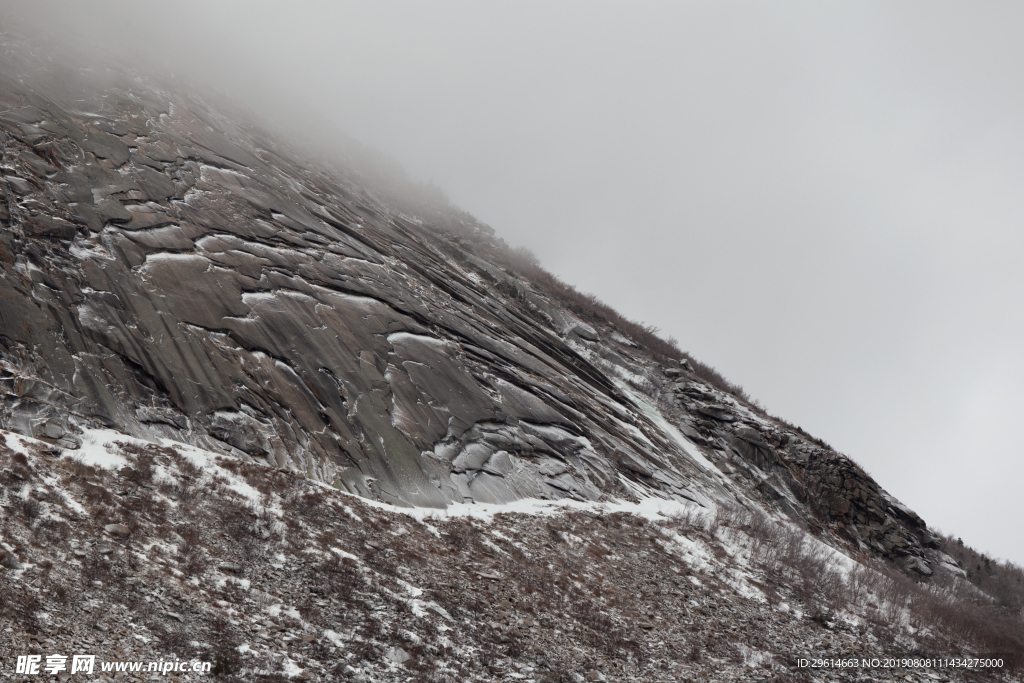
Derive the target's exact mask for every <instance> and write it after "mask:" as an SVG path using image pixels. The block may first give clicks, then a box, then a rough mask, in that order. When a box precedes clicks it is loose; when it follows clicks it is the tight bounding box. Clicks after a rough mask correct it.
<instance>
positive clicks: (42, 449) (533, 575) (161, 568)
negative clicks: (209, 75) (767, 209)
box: [0, 10, 1024, 681]
mask: <svg viewBox="0 0 1024 683" xmlns="http://www.w3.org/2000/svg"><path fill="white" fill-rule="evenodd" d="M35 12H38V10H36V11H35ZM34 16H35V21H39V19H40V17H42V16H43V15H42V14H34ZM5 28H6V27H5ZM79 28H80V32H81V33H82V34H84V35H85V36H86V37H85V38H84V39H83V40H82V42H81V43H78V44H75V43H73V42H72V43H69V44H67V45H66V46H64V47H63V48H61V49H54V48H53V47H51V46H50V45H48V44H47V42H46V41H45V40H43V39H41V38H40V35H42V36H46V35H51V36H52V35H54V34H46V33H45V32H44V33H42V34H37V33H35V32H33V31H29V32H28V33H23V32H22V31H21V29H17V30H15V29H14V28H10V29H8V30H7V31H6V33H5V35H4V36H3V56H2V59H0V149H2V155H3V157H2V162H0V169H2V173H3V191H2V202H0V221H2V222H3V231H2V234H0V346H2V350H0V365H2V370H0V390H2V392H3V396H2V400H0V428H2V430H3V445H2V448H0V457H2V458H3V474H2V477H3V482H2V483H3V489H2V500H3V502H2V505H3V514H2V517H0V543H2V549H0V565H2V566H3V567H4V569H3V571H4V579H5V582H4V584H3V587H2V589H0V590H2V591H3V593H2V595H0V598H2V600H0V604H2V607H0V610H2V611H0V615H2V617H3V619H5V620H6V621H7V622H8V623H10V624H11V626H10V627H9V628H8V629H7V630H5V631H3V636H2V638H3V639H2V640H0V649H2V650H3V655H4V662H5V664H4V665H5V666H7V665H8V664H11V665H12V666H13V662H14V661H15V660H16V659H17V658H18V657H21V656H28V653H31V654H32V655H33V656H36V655H38V656H42V654H47V655H49V654H52V653H53V652H71V651H72V650H75V649H80V648H82V647H84V646H89V647H91V648H93V649H94V650H95V651H96V652H98V653H99V654H100V656H101V658H102V659H103V661H107V662H110V661H117V660H121V661H123V660H138V661H142V660H145V661H153V660H156V659H161V660H163V659H165V658H175V657H176V658H182V659H190V658H191V659H195V660H196V661H200V662H202V661H205V662H209V663H211V665H215V670H214V671H211V673H213V674H215V675H218V676H221V677H224V678H226V679H229V680H281V679H283V678H299V679H301V680H364V681H365V680H406V679H407V678H408V676H410V675H415V676H418V677H420V678H421V679H423V680H434V681H448V680H493V679H494V678H509V679H515V680H521V679H528V680H543V681H566V680H580V679H585V680H681V679H686V678H690V679H696V680H732V679H735V678H737V677H750V676H755V677H758V678H762V679H764V680H768V679H772V680H807V679H808V677H810V679H812V680H816V679H817V678H816V675H815V674H814V673H813V672H809V671H807V670H803V669H801V666H800V665H799V663H798V659H799V657H800V656H801V655H802V654H803V653H806V654H807V655H808V656H826V655H827V656H830V657H838V656H844V655H846V654H855V653H856V654H860V655H862V656H864V657H867V659H868V660H869V661H870V659H871V657H872V656H874V655H885V654H897V653H904V654H906V653H910V654H918V655H923V654H931V655H936V654H938V653H943V654H945V655H951V656H952V655H964V656H967V655H982V654H985V655H988V654H993V655H999V662H1000V664H999V666H998V667H997V668H998V670H997V671H996V672H995V674H994V675H996V676H999V677H1002V678H1003V679H1004V680H1017V679H1015V678H1014V676H1017V677H1019V669H1017V668H1014V667H1018V666H1019V665H1020V663H1021V656H1022V653H1024V624H1022V614H1024V612H1022V609H1024V592H1022V587H1021V585H1022V584H1021V581H1022V579H1024V574H1022V572H1021V569H1020V568H1019V567H1018V566H1016V565H1013V564H1011V563H1006V562H1000V561H998V560H996V559H994V558H992V557H989V556H987V555H985V554H983V553H979V552H977V551H975V550H973V549H972V548H971V547H970V543H969V542H968V543H967V544H966V545H965V544H964V542H963V541H962V540H960V539H958V538H956V537H955V536H947V535H944V534H942V533H940V532H939V530H938V529H936V528H934V526H932V527H930V526H929V524H928V521H927V518H926V517H925V518H922V515H921V514H919V512H917V511H915V509H914V507H913V506H911V505H908V504H906V503H905V502H901V497H900V492H899V491H898V490H887V488H885V487H883V486H882V485H880V483H879V482H878V481H876V480H875V479H874V478H873V477H872V476H871V475H870V474H869V473H868V472H866V471H865V469H864V468H863V467H861V466H860V465H858V464H857V463H856V462H855V461H854V460H852V459H850V458H849V457H847V456H846V455H844V454H842V453H841V452H839V451H837V450H836V449H835V448H833V447H832V446H831V445H830V444H829V443H827V441H826V440H823V439H821V438H818V437H816V436H814V435H812V434H810V433H808V432H807V431H805V430H804V429H802V428H800V427H799V426H797V425H795V424H793V423H791V422H789V421H787V420H786V419H784V418H785V416H777V415H774V414H773V412H774V411H772V412H769V411H766V410H765V409H764V408H763V407H762V406H761V404H760V403H758V402H757V401H756V400H755V399H754V398H751V396H750V395H748V393H747V392H746V391H744V390H743V389H742V388H741V387H739V386H738V385H736V384H734V383H732V382H730V381H729V379H727V378H726V377H724V376H723V375H722V374H720V373H719V372H718V371H716V370H715V369H714V368H713V367H711V366H710V365H708V364H706V363H705V362H702V360H703V359H702V358H701V357H699V356H694V355H691V354H690V353H688V352H686V351H684V350H683V349H681V348H680V346H679V344H678V342H676V341H675V340H674V339H672V338H671V337H668V336H667V335H663V334H661V333H659V332H658V330H656V329H655V328H653V327H650V326H649V325H646V324H644V323H640V322H636V321H635V320H634V319H633V318H632V317H630V316H629V315H623V314H622V313H621V312H619V311H616V310H615V309H614V308H612V307H610V306H608V305H607V304H604V303H602V302H601V301H600V300H598V299H597V298H595V297H593V296H591V295H588V294H584V293H582V292H581V291H580V290H578V289H577V288H576V287H574V286H572V285H571V284H568V283H566V282H565V281H564V280H562V279H560V278H559V277H557V276H556V275H554V274H552V273H551V272H549V271H548V270H546V269H544V268H543V267H542V266H541V264H540V263H539V262H538V260H537V259H536V257H534V256H533V255H532V253H531V252H529V251H528V250H524V249H522V248H515V247H513V246H510V245H509V244H508V243H507V242H506V241H505V240H504V239H503V238H502V237H501V236H500V234H499V233H498V232H496V231H495V229H494V228H492V227H491V226H489V225H487V224H486V223H484V222H483V221H482V220H480V219H479V218H477V217H475V216H474V215H473V214H471V213H469V212H467V211H464V210H462V209H460V208H458V207H457V206H455V205H453V203H452V202H451V201H449V199H448V198H447V196H446V195H445V194H444V192H442V191H441V190H439V189H438V188H437V187H436V186H435V185H434V184H433V183H430V182H426V183H424V182H419V181H417V180H414V179H410V178H409V176H408V175H407V174H405V173H404V171H402V170H401V167H400V166H398V165H397V164H396V163H395V162H393V161H391V160H389V159H388V157H386V156H384V155H381V154H378V153H375V152H372V151H370V150H369V149H368V148H366V147H364V146H363V145H361V144H359V143H356V142H353V141H352V140H350V139H347V138H345V137H344V136H341V135H338V136H336V137H333V138H330V139H322V140H319V144H318V139H317V133H316V132H317V131H318V130H321V129H318V128H315V127H314V128H310V129H308V130H305V131H301V132H298V133H296V134H295V135H294V136H291V135H289V134H288V132H287V131H280V130H275V127H278V128H279V127H280V126H281V120H280V119H278V120H276V122H275V121H273V117H272V116H271V117H269V118H270V120H271V121H270V122H269V123H268V122H267V121H266V120H264V121H257V120H256V119H257V118H259V117H258V116H257V115H255V114H253V113H252V112H251V111H247V105H248V104H250V103H251V102H247V101H246V98H237V99H238V101H236V102H232V101H231V100H232V97H231V94H230V92H223V91H221V92H217V89H216V88H211V85H210V84H204V83H202V82H199V81H194V80H190V79H188V78H183V77H181V76H180V75H179V74H176V73H175V74H172V73H170V72H169V70H168V68H167V65H168V64H169V63H171V62H172V61H173V60H168V61H166V62H164V63H163V64H162V65H159V64H155V65H147V64H145V60H139V62H138V63H135V60H133V59H126V58H125V57H124V55H119V54H117V51H116V50H111V49H110V48H109V46H108V47H107V48H105V49H104V50H98V49H96V48H94V47H92V45H93V43H94V42H95V39H94V38H92V37H89V36H90V35H91V32H94V31H97V32H98V31H106V32H109V31H114V32H115V33H116V32H117V30H118V26H117V24H116V22H115V25H113V26H105V25H103V22H102V21H98V22H97V21H96V20H95V19H93V20H91V21H89V22H86V23H83V24H82V25H81V26H80V27H79ZM37 30H38V29H37ZM125 40H126V41H127V42H126V43H121V44H122V45H125V44H131V42H132V41H144V40H145V37H144V36H142V37H140V36H139V35H135V34H133V35H131V36H130V37H128V38H125ZM190 40H193V41H198V40H199V38H196V37H193V38H191V39H190ZM155 42H156V44H157V46H158V47H159V42H160V41H159V40H156V41H155ZM192 44H193V43H191V42H187V41H186V42H183V43H182V45H181V46H179V48H182V47H186V46H188V45H192ZM112 52H113V54H111V53H112ZM195 58H196V57H194V56H193V59H195ZM968 540H969V539H968ZM69 595H79V596H80V599H78V600H69V599H68V596H69ZM25 661H27V660H25ZM986 661H988V660H987V659H986ZM18 666H20V664H19V665H18ZM926 669H927V670H928V672H930V673H932V674H935V675H940V674H941V676H944V677H946V678H947V679H949V680H968V678H967V677H966V676H967V675H968V674H964V673H963V672H962V671H959V670H957V669H956V667H949V666H943V667H938V666H933V665H928V666H925V667H921V666H917V665H913V666H900V667H898V670H896V671H889V670H879V671H872V672H871V674H870V677H871V678H872V679H873V680H886V679H889V680H892V679H893V676H896V675H898V676H901V677H902V676H904V675H910V674H913V675H928V672H926V671H925V670H926ZM936 672H939V673H936ZM20 673H24V672H20ZM836 676H838V677H839V678H840V679H843V680H862V677H863V676H864V671H862V670H858V669H857V668H856V667H853V668H850V669H849V670H845V671H842V672H837V673H836Z"/></svg>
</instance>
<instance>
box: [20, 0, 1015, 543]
mask: <svg viewBox="0 0 1024 683" xmlns="http://www.w3.org/2000/svg"><path fill="white" fill-rule="evenodd" d="M0 8H2V12H3V14H2V15H0V20H2V21H9V20H10V19H11V18H12V17H15V16H17V17H20V18H22V19H24V20H25V21H28V22H30V23H31V24H33V25H34V26H35V28H34V29H33V30H34V31H36V32H37V33H38V34H39V35H41V36H46V35H48V36H51V38H52V36H60V38H59V39H60V40H72V39H74V40H76V41H79V42H80V43H81V44H82V45H85V46H92V47H90V48H89V49H90V50H96V52H97V53H98V52H100V51H105V52H108V53H111V54H114V55H117V56H119V57H120V58H122V59H125V60H128V61H132V62H136V61H137V62H138V63H139V64H140V65H141V64H145V65H146V66H145V68H154V69H164V70H167V71H170V72H173V73H174V74H175V75H176V76H177V77H179V78H181V79H185V80H192V81H194V82H196V83H198V84H204V85H207V86H212V87H215V88H218V89H220V90H222V91H224V92H226V93H228V94H229V95H230V96H231V97H232V98H234V99H235V100H236V101H238V102H239V103H240V104H243V105H244V106H247V107H250V108H251V109H252V110H254V111H255V112H257V113H258V114H259V115H261V116H263V117H265V118H266V119H268V120H269V121H272V122H274V123H275V124H276V125H277V126H279V127H280V128H281V129H283V130H285V131H288V132H289V133H290V134H291V135H293V136H294V137H295V138H296V139H299V140H303V141H307V142H308V141H317V140H322V141H325V144H324V146H323V149H330V148H332V145H335V144H337V141H340V140H343V139H344V136H345V135H350V136H352V137H353V138H355V139H356V140H359V141H361V142H362V143H365V144H367V145H370V146H372V147H375V148H377V149H380V150H382V151H384V152H385V153H387V154H389V155H391V156H393V157H394V158H396V159H398V160H399V161H400V162H401V163H402V164H403V165H404V166H405V167H406V168H407V169H408V170H409V172H410V173H411V175H412V176H413V177H414V178H416V179H419V180H423V181H427V180H433V181H434V182H435V183H436V184H437V185H439V186H440V187H442V188H443V189H444V190H445V191H446V192H447V193H448V195H449V196H450V197H451V198H452V201H453V202H454V203H455V204H457V205H459V206H461V207H462V208H465V209H466V210H468V211H470V212H471V213H473V214H474V215H476V216H477V217H478V218H479V219H481V220H482V221H484V222H486V223H489V224H490V225H492V226H494V227H495V228H496V229H497V231H498V233H499V234H500V235H501V236H503V237H504V238H505V239H506V240H507V241H509V242H510V243H512V244H514V245H526V246H528V247H530V248H531V249H533V250H534V251H535V252H536V253H537V255H538V256H539V257H540V260H541V261H542V263H543V264H544V265H545V266H546V267H547V268H549V269H550V270H552V271H554V272H555V273H557V274H558V275H560V276H561V277H562V278H563V279H565V280H567V281H569V282H571V283H573V284H575V285H577V286H578V287H579V288H581V289H583V290H585V291H590V292H593V293H595V294H597V295H598V296H599V297H600V298H602V299H604V300H605V301H607V302H608V303H610V304H612V305H614V306H615V307H617V308H618V309H619V310H620V311H621V312H623V313H624V314H626V315H627V316H629V317H632V318H636V319H639V320H642V321H645V322H647V323H651V324H654V325H657V326H658V327H660V328H661V330H662V331H663V332H664V334H665V335H672V336H674V337H676V338H677V339H678V340H679V342H680V345H681V346H682V347H683V348H684V349H687V350H689V351H691V352H692V353H693V354H694V355H695V356H696V357H698V358H700V359H701V360H703V361H705V362H708V363H710V364H712V365H715V366H716V367H718V369H719V370H721V371H722V372H723V374H725V375H726V376H727V377H728V378H729V379H730V380H732V381H734V382H737V383H739V384H742V385H743V386H744V387H745V388H746V389H747V390H748V392H749V393H750V394H751V395H752V396H754V397H756V398H757V399H759V400H760V401H761V402H762V403H763V404H765V406H766V407H767V408H768V410H769V411H770V412H772V413H774V414H777V415H780V416H783V417H785V418H787V419H788V420H790V421H791V422H794V423H797V424H799V425H801V426H803V427H804V428H805V429H807V430H809V431H810V432H812V433H814V434H815V435H818V436H820V437H821V438H823V439H825V440H826V441H828V442H829V443H831V444H832V445H833V446H835V447H836V448H838V449H839V450H841V451H843V452H845V453H847V454H848V455H850V456H851V457H852V458H854V459H855V460H856V461H858V462H859V463H861V464H862V465H864V466H865V467H866V469H867V470H868V471H869V472H870V473H871V474H873V475H874V476H875V477H876V478H877V479H878V480H879V481H880V483H881V484H882V485H883V486H884V487H885V488H886V489H888V490H889V491H890V492H891V493H893V494H894V495H896V496H897V497H899V498H900V499H902V500H903V501H904V502H906V503H907V504H909V505H910V506H911V507H913V508H914V509H916V510H917V511H918V512H919V513H920V514H921V515H922V516H923V517H924V518H925V520H926V521H928V522H929V524H930V525H932V526H937V527H938V528H940V529H942V530H945V531H948V532H953V533H954V534H956V535H959V536H962V537H963V539H964V541H965V542H967V543H970V544H972V545H974V546H976V547H978V548H979V549H981V550H984V551H986V552H988V553H990V554H993V555H995V556H997V557H1006V558H1010V559H1013V560H1014V561H1016V562H1024V533H1022V532H1024V528H1022V527H1024V524H1022V522H1021V520H1022V519H1024V496H1022V495H1021V488H1022V481H1024V457H1022V455H1024V452H1022V451H1024V446H1022V444H1024V392H1022V387H1024V266H1022V255H1024V192H1022V191H1021V188H1024V79H1022V78H1021V76H1020V71H1021V66H1022V65H1024V41H1022V40H1020V36H1021V35H1022V34H1024V6H1021V5H1020V4H1019V3H1009V2H1007V3H997V2H989V3H942V2H935V1H929V2H899V3H893V2H874V3H872V2H847V3H834V2H820V1H814V2H805V3H801V2H775V3H761V2H750V3H730V2H685V3H684V2H672V3H667V2H666V3H661V2H657V3H654V2H652V3H643V2H618V3H594V2H564V3H551V2H533V3H531V2H523V1H522V0H516V1H515V2H504V3H501V2H486V3H480V2H464V3H451V2H429V3H424V2H380V3H346V2H335V1H331V2H305V3H284V2H264V1H261V2H255V1H253V0H246V1H244V2H228V1H224V0H220V1H218V2H198V1H196V2H191V1H190V2H180V1H179V2H166V1H165V2H141V1H139V0H134V1H131V2H129V1H125V2H89V3H79V2H72V1H70V0H69V1H68V2H60V3H56V2H43V1H40V0H35V1H34V2H31V3H30V2H24V3H6V4H0ZM69 36H73V38H71V37H69ZM140 68H142V67H141V66H140Z"/></svg>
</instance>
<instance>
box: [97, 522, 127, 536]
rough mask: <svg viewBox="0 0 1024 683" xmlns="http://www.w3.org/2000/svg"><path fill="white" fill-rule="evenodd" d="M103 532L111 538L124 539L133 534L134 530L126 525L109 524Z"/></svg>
mask: <svg viewBox="0 0 1024 683" xmlns="http://www.w3.org/2000/svg"><path fill="white" fill-rule="evenodd" d="M103 530H104V531H106V532H107V533H108V534H110V535H111V536H120V537H121V538H124V537H126V536H128V535H129V534H131V533H132V530H131V529H129V528H128V527H126V526H125V525H124V524H108V525H106V526H105V527H103Z"/></svg>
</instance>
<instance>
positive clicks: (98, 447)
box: [65, 429, 147, 470]
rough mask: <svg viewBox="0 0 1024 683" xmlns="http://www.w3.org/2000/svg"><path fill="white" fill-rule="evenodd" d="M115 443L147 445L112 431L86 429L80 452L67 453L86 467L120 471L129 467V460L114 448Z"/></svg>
mask: <svg viewBox="0 0 1024 683" xmlns="http://www.w3.org/2000/svg"><path fill="white" fill-rule="evenodd" d="M115 441H123V442H136V443H138V444H145V443H147V442H146V441H141V440H139V439H133V438H132V437H130V436H125V435H124V434H122V433H121V432H115V431H114V430H112V429H86V430H84V431H83V433H82V445H81V447H80V448H78V450H74V451H65V453H71V454H72V457H73V458H74V459H75V460H79V461H81V462H82V463H83V464H86V465H91V466H93V467H102V468H103V469H106V470H118V469H121V468H122V467H124V466H125V465H127V464H128V460H127V459H126V458H125V457H124V456H123V455H120V454H118V453H117V452H116V451H115V450H114V449H113V448H112V446H113V444H114V442H115Z"/></svg>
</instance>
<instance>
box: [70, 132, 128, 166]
mask: <svg viewBox="0 0 1024 683" xmlns="http://www.w3.org/2000/svg"><path fill="white" fill-rule="evenodd" d="M81 145H82V149H84V150H85V151H87V152H92V153H93V154H95V155H96V156H97V157H99V158H101V159H110V160H111V161H112V162H114V165H115V166H120V165H121V164H123V163H124V162H126V161H128V159H129V158H130V157H131V152H129V150H128V146H127V145H125V144H124V143H123V142H121V141H120V140H118V139H117V138H116V137H114V136H113V135H109V134H107V133H100V132H98V131H97V132H90V133H89V134H88V135H86V136H85V137H84V138H83V139H82V142H81Z"/></svg>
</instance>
